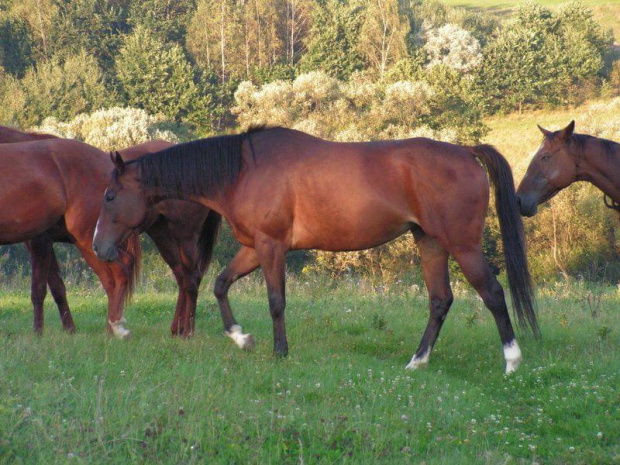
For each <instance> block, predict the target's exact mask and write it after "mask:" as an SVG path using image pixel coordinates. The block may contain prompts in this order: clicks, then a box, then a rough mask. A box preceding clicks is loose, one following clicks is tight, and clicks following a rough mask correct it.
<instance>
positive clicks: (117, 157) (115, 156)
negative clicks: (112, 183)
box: [110, 152, 125, 173]
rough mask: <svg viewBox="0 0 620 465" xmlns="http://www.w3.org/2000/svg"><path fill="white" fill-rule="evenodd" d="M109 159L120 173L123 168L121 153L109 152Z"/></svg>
mask: <svg viewBox="0 0 620 465" xmlns="http://www.w3.org/2000/svg"><path fill="white" fill-rule="evenodd" d="M110 159H111V160H112V163H114V167H115V168H116V169H117V170H118V171H119V173H122V172H123V170H124V169H125V162H124V161H123V157H121V154H120V153H118V152H114V153H112V152H110Z"/></svg>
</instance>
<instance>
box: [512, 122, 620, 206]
mask: <svg viewBox="0 0 620 465" xmlns="http://www.w3.org/2000/svg"><path fill="white" fill-rule="evenodd" d="M538 128H539V129H540V131H541V132H542V133H543V136H544V138H543V141H542V144H541V145H540V147H539V148H538V151H537V152H536V153H535V154H534V157H533V158H532V161H531V162H530V165H529V166H528V168H527V172H526V173H525V177H524V178H523V180H522V181H521V183H520V184H519V189H518V190H517V199H518V201H519V207H520V211H521V214H522V215H524V216H534V215H535V214H536V211H537V209H538V205H540V204H541V203H544V202H546V201H547V200H550V199H551V198H553V197H554V196H555V195H556V194H557V193H558V192H560V191H561V190H562V189H564V188H565V187H568V186H570V185H571V184H572V183H574V182H575V181H588V182H591V183H592V184H594V185H595V186H596V187H598V188H599V189H600V190H602V191H603V193H604V194H605V195H606V196H608V197H610V198H611V202H607V199H605V203H606V204H607V206H609V207H610V208H613V209H615V210H618V209H619V208H620V207H618V204H620V144H617V143H616V142H612V141H609V140H606V139H599V138H597V137H592V136H588V135H583V134H575V133H574V130H575V122H574V121H571V122H570V124H569V125H568V126H566V127H565V128H564V129H562V130H559V131H555V132H552V131H547V130H546V129H543V128H542V127H540V126H538Z"/></svg>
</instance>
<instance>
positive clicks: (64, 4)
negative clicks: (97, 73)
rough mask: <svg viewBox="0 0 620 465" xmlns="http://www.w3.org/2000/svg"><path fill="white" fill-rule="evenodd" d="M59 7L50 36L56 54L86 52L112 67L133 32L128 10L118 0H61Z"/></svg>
mask: <svg viewBox="0 0 620 465" xmlns="http://www.w3.org/2000/svg"><path fill="white" fill-rule="evenodd" d="M57 8H58V14H57V15H56V17H55V20H54V28H53V29H52V31H51V33H50V38H51V44H52V45H51V48H52V49H53V50H54V51H55V54H58V53H68V54H74V53H77V51H78V50H81V49H84V50H86V51H87V52H88V53H89V54H90V55H92V56H94V57H95V58H96V59H97V61H98V62H99V65H100V66H101V67H102V69H107V68H109V67H111V66H112V65H113V63H114V56H115V55H116V54H117V53H118V50H119V48H120V45H121V41H122V34H123V33H126V32H128V31H129V26H128V24H127V8H126V7H123V5H121V4H120V3H119V1H118V0H63V1H57Z"/></svg>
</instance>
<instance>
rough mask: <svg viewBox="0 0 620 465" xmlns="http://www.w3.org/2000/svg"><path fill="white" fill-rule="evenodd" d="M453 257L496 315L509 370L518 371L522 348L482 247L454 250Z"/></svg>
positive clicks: (507, 370) (508, 371)
mask: <svg viewBox="0 0 620 465" xmlns="http://www.w3.org/2000/svg"><path fill="white" fill-rule="evenodd" d="M453 256H454V258H455V259H456V261H457V262H458V264H459V266H460V267H461V269H462V270H463V274H464V275H465V277H466V278H467V280H468V281H469V283H470V284H471V285H472V286H473V287H474V289H476V291H477V292H478V294H480V297H482V300H483V302H484V304H485V305H486V307H487V308H488V309H489V310H490V311H491V313H492V314H493V318H495V323H496V324H497V329H498V331H499V336H500V339H501V341H502V345H503V349H504V358H505V359H506V373H512V372H513V371H515V370H516V369H517V368H518V367H519V364H520V363H521V360H522V357H521V349H520V348H519V344H517V340H516V339H515V334H514V331H513V329H512V324H511V323H510V316H509V315H508V308H507V306H506V299H505V297H504V290H503V289H502V286H501V285H500V283H499V282H498V281H497V279H496V278H495V276H494V275H493V272H492V271H491V268H490V267H489V265H488V263H487V262H486V260H485V259H484V256H483V254H482V248H481V247H480V246H476V247H474V248H471V249H468V250H459V251H455V252H453Z"/></svg>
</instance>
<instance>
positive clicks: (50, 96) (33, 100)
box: [2, 51, 109, 128]
mask: <svg viewBox="0 0 620 465" xmlns="http://www.w3.org/2000/svg"><path fill="white" fill-rule="evenodd" d="M5 89H6V93H5V94H4V98H3V102H2V105H3V106H6V107H7V108H9V109H10V112H9V113H5V116H4V118H5V120H7V121H10V122H13V123H15V124H17V125H19V126H21V127H24V128H29V127H32V126H35V125H37V124H40V123H41V121H42V120H43V119H44V118H46V117H48V116H54V117H56V118H58V119H61V120H67V119H71V118H73V117H74V116H76V115H77V114H78V113H84V112H90V111H92V110H95V109H97V108H100V107H101V106H103V105H104V104H105V103H107V102H108V98H109V95H108V92H107V90H106V88H105V86H104V84H103V79H102V74H101V71H100V69H99V67H98V65H97V62H96V60H95V59H94V58H93V57H92V56H90V55H89V54H87V53H86V52H85V51H82V52H80V53H79V54H77V55H72V56H69V57H67V58H61V57H55V58H53V59H52V60H50V61H48V62H44V63H42V64H40V65H38V66H37V67H36V68H31V69H29V70H28V71H27V72H26V74H25V76H24V77H23V79H21V80H19V81H18V80H16V79H9V80H8V81H7V82H6V87H5ZM5 111H6V110H5Z"/></svg>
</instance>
